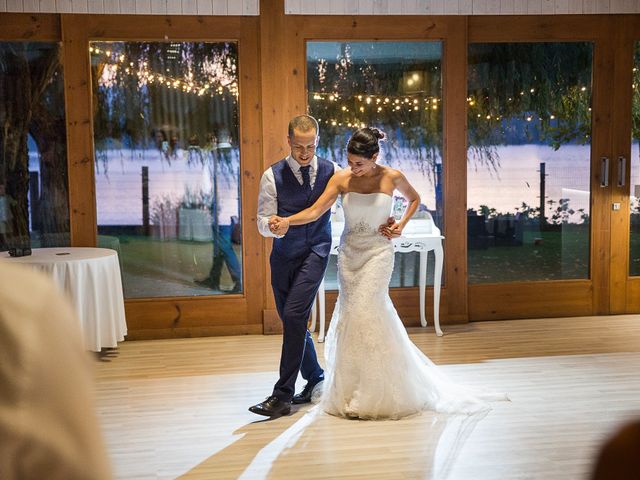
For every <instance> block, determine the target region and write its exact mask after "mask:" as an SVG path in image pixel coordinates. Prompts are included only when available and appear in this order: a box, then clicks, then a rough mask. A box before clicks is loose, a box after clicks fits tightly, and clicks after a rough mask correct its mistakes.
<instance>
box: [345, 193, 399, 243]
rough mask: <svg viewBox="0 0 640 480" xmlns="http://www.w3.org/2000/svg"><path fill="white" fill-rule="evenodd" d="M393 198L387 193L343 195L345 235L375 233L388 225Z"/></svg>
mask: <svg viewBox="0 0 640 480" xmlns="http://www.w3.org/2000/svg"><path fill="white" fill-rule="evenodd" d="M391 205H392V198H391V196H390V195H387V194H386V193H382V192H377V193H357V192H347V193H345V194H343V195H342V208H343V210H344V221H345V226H344V231H345V233H349V234H351V233H355V234H358V233H373V232H377V231H378V227H379V226H380V225H382V224H383V223H386V221H387V219H388V218H389V215H390V213H391Z"/></svg>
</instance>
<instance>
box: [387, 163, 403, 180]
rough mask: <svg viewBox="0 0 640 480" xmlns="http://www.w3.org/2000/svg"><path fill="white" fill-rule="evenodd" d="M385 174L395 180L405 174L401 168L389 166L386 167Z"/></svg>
mask: <svg viewBox="0 0 640 480" xmlns="http://www.w3.org/2000/svg"><path fill="white" fill-rule="evenodd" d="M383 174H384V175H385V176H387V177H388V178H390V179H391V180H393V181H394V182H396V181H398V180H400V179H402V178H404V174H403V173H402V172H401V171H400V170H397V169H395V168H391V167H388V166H385V167H384V170H383Z"/></svg>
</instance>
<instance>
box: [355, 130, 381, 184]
mask: <svg viewBox="0 0 640 480" xmlns="http://www.w3.org/2000/svg"><path fill="white" fill-rule="evenodd" d="M384 139H385V134H384V133H382V132H381V131H380V130H378V129H377V128H369V127H365V128H361V129H359V130H357V131H356V132H355V133H354V134H353V135H351V138H350V139H349V143H347V161H348V163H349V167H350V168H351V173H352V174H353V175H355V176H357V177H361V176H363V175H367V174H370V173H372V172H373V171H374V170H375V168H376V160H377V159H378V153H379V152H380V141H381V140H384Z"/></svg>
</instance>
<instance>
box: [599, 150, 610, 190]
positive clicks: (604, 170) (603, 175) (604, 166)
mask: <svg viewBox="0 0 640 480" xmlns="http://www.w3.org/2000/svg"><path fill="white" fill-rule="evenodd" d="M600 162H601V164H600V186H601V187H608V186H609V157H602V158H601V159H600Z"/></svg>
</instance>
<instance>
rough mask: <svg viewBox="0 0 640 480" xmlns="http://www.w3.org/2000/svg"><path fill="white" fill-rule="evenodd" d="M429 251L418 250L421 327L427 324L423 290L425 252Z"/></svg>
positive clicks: (425, 278) (425, 269) (424, 283)
mask: <svg viewBox="0 0 640 480" xmlns="http://www.w3.org/2000/svg"><path fill="white" fill-rule="evenodd" d="M428 253H429V252H422V251H421V252H420V279H419V288H420V325H422V326H423V327H426V326H427V316H426V315H425V313H424V302H425V300H424V298H425V290H426V288H427V254H428Z"/></svg>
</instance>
